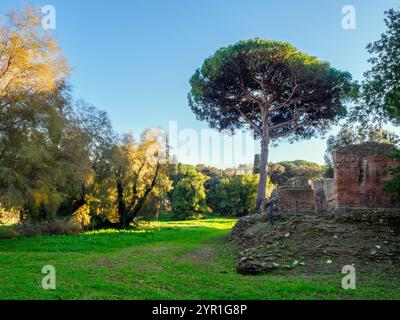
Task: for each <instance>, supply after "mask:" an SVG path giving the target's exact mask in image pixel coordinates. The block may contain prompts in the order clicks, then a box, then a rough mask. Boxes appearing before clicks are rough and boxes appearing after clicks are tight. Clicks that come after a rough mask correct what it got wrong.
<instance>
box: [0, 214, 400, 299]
mask: <svg viewBox="0 0 400 320" xmlns="http://www.w3.org/2000/svg"><path fill="white" fill-rule="evenodd" d="M234 223H235V220H234V219H223V218H210V219H206V220H201V221H186V222H169V221H159V222H151V223H149V224H146V225H144V226H143V227H142V228H141V229H138V230H132V231H121V232H119V231H115V230H107V231H102V232H90V233H86V234H83V235H79V236H65V237H60V236H54V237H37V238H18V239H10V240H4V239H3V240H0V299H384V298H392V299H400V290H399V285H398V284H399V282H400V276H399V275H397V277H395V278H393V277H392V278H390V279H386V278H385V277H384V276H379V275H357V276H358V283H357V284H358V286H357V289H356V290H353V291H345V290H343V289H341V278H342V275H341V274H340V271H338V274H332V275H326V274H325V275H313V276H310V275H307V276H299V275H284V274H279V275H276V274H275V275H262V276H242V275H240V274H238V273H236V272H235V250H236V248H235V247H234V246H233V245H231V244H229V243H228V242H227V241H226V240H227V237H228V235H229V232H230V229H231V228H232V226H233V225H234ZM44 265H53V266H55V268H56V271H57V289H56V290H53V291H45V290H43V289H42V287H41V281H42V277H43V276H44V275H42V274H41V270H42V267H43V266H44Z"/></svg>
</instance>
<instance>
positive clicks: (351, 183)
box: [334, 143, 398, 209]
mask: <svg viewBox="0 0 400 320" xmlns="http://www.w3.org/2000/svg"><path fill="white" fill-rule="evenodd" d="M392 150H393V146H392V145H390V144H378V143H365V144H362V145H352V146H347V147H342V148H339V149H338V150H337V151H336V154H335V157H334V162H335V166H334V174H335V187H334V188H335V208H337V209H338V208H391V207H395V206H398V204H397V205H396V204H395V203H394V202H393V199H392V197H390V196H388V195H387V194H386V193H385V191H384V183H385V181H386V180H387V179H388V178H390V177H389V176H388V175H384V174H383V171H384V169H385V168H387V167H394V166H396V162H395V161H394V160H393V159H391V158H390V156H389V154H390V152H391V151H392Z"/></svg>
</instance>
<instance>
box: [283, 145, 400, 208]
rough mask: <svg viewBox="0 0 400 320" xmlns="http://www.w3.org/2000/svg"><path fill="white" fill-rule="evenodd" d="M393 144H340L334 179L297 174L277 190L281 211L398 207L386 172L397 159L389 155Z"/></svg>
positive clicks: (336, 154) (399, 205)
mask: <svg viewBox="0 0 400 320" xmlns="http://www.w3.org/2000/svg"><path fill="white" fill-rule="evenodd" d="M392 150H393V145H390V144H379V143H373V142H369V143H364V144H361V145H351V146H346V147H341V148H338V149H337V150H336V153H335V156H334V177H335V178H334V179H321V180H317V181H309V180H307V179H306V178H294V179H292V180H290V182H289V184H288V185H287V186H283V187H279V188H278V189H277V191H276V199H277V205H276V208H277V211H279V212H281V213H290V212H298V213H314V212H315V213H321V212H332V211H343V210H347V209H366V208H399V207H400V204H399V203H395V202H394V200H393V198H392V197H391V196H389V195H387V194H386V192H385V190H384V183H385V181H386V180H387V179H389V178H390V177H389V176H388V175H384V174H383V171H384V169H385V168H387V167H393V166H396V165H397V163H396V162H395V161H394V160H393V159H391V158H390V156H389V155H390V152H391V151H392Z"/></svg>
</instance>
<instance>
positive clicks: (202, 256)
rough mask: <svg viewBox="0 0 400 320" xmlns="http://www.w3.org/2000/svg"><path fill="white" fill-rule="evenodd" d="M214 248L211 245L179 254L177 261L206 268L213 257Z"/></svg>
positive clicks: (214, 253)
mask: <svg viewBox="0 0 400 320" xmlns="http://www.w3.org/2000/svg"><path fill="white" fill-rule="evenodd" d="M215 255H216V252H215V248H214V247H212V246H206V247H201V248H199V249H196V250H193V251H189V252H188V253H186V254H184V255H182V256H180V257H179V258H178V260H177V262H181V263H182V262H183V263H190V264H192V265H194V266H195V267H198V268H201V269H207V268H208V267H209V266H210V264H211V262H212V261H213V260H214V259H215Z"/></svg>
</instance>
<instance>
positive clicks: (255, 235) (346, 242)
mask: <svg viewBox="0 0 400 320" xmlns="http://www.w3.org/2000/svg"><path fill="white" fill-rule="evenodd" d="M231 240H232V241H236V242H237V243H238V244H239V246H240V250H239V254H238V258H237V260H238V261H237V270H238V272H240V273H242V274H260V273H270V272H279V271H282V270H283V269H284V270H285V272H288V271H289V272H293V273H303V274H315V273H319V274H321V273H331V272H341V270H342V268H343V266H345V265H352V264H353V265H354V266H355V267H356V269H357V271H359V272H368V273H369V272H372V273H385V274H386V273H390V274H393V273H397V272H400V210H397V211H393V210H370V211H357V212H349V213H342V214H335V215H328V214H325V215H324V214H321V215H298V214H292V215H290V214H288V215H285V216H281V217H280V218H279V220H278V221H276V223H275V224H274V225H271V224H269V223H268V222H265V219H263V218H262V217H261V216H252V217H248V218H243V219H241V220H240V221H239V222H238V224H237V225H236V226H235V227H234V229H233V231H232V234H231Z"/></svg>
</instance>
